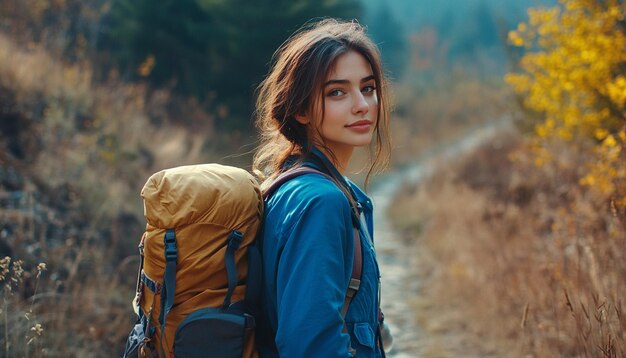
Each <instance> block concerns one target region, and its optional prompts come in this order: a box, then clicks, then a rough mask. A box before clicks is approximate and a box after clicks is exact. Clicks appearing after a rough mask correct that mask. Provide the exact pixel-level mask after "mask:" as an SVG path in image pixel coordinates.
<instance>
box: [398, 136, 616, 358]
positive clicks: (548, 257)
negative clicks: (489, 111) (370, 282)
mask: <svg viewBox="0 0 626 358" xmlns="http://www.w3.org/2000/svg"><path fill="white" fill-rule="evenodd" d="M527 151H528V148H527V147H526V144H525V143H524V141H523V140H521V139H520V138H518V137H517V136H516V135H513V134H508V135H503V136H501V137H500V138H498V139H497V140H495V141H494V142H493V143H489V144H487V145H485V146H483V147H482V148H480V149H478V150H477V151H475V152H474V153H471V154H469V155H467V156H466V157H464V158H460V159H459V161H458V162H457V163H454V164H451V165H449V166H448V167H446V168H441V170H440V171H439V172H438V174H436V175H435V176H434V177H433V178H430V180H428V181H427V182H425V183H422V184H420V185H419V187H408V188H406V189H405V191H404V193H402V194H400V195H399V196H398V200H399V202H400V203H399V204H398V205H396V206H394V209H393V211H392V212H391V213H390V214H391V217H392V218H396V222H397V224H398V225H399V226H401V227H403V228H405V230H406V231H405V232H406V234H407V235H409V236H412V237H414V238H415V240H417V242H418V245H417V247H418V253H417V254H418V255H419V257H420V259H421V260H420V263H421V268H420V273H418V274H419V275H420V276H421V280H423V289H422V292H421V297H418V298H417V299H416V302H417V303H418V305H416V314H417V316H418V319H419V321H420V322H421V324H422V327H423V328H424V329H425V331H426V332H427V334H428V337H426V338H425V339H424V341H426V342H427V343H428V344H429V347H430V353H431V355H432V356H438V357H439V356H442V357H446V356H448V357H452V356H457V355H458V354H460V353H462V355H463V356H471V355H474V356H494V357H505V356H506V357H520V356H531V357H533V356H536V357H546V356H550V357H553V356H563V357H572V356H576V357H578V356H582V357H587V356H589V357H623V356H625V355H626V345H625V340H626V336H625V335H626V317H625V316H624V313H625V309H626V305H625V304H624V297H626V287H625V286H624V282H626V252H625V251H624V247H626V246H625V245H626V235H625V234H626V232H625V231H626V230H625V228H624V219H625V218H624V217H623V216H617V215H618V214H617V213H616V212H613V211H612V210H611V207H610V201H609V200H608V199H607V198H604V197H602V196H600V195H599V194H597V193H593V192H590V191H587V190H586V189H584V188H581V187H580V186H579V185H578V178H579V170H580V168H578V166H577V164H576V163H577V162H578V160H577V159H578V158H580V155H582V154H580V153H572V152H569V151H567V150H566V148H560V149H558V152H559V153H560V154H559V155H558V158H557V161H556V162H555V163H553V164H552V165H549V166H544V167H542V168H537V167H535V166H534V165H533V164H532V163H531V162H532V158H531V157H530V156H529V155H528V154H526V153H527ZM510 158H514V160H513V161H511V160H510ZM406 213H411V214H410V215H407V214H406ZM416 229H417V230H416Z"/></svg>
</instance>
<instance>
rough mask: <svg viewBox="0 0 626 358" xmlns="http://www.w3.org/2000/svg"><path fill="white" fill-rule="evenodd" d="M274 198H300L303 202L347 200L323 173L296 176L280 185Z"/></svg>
mask: <svg viewBox="0 0 626 358" xmlns="http://www.w3.org/2000/svg"><path fill="white" fill-rule="evenodd" d="M273 197H274V198H281V199H291V200H302V201H305V202H312V201H323V202H328V201H330V202H343V201H344V200H345V201H346V202H347V199H346V198H345V196H344V194H343V192H342V191H341V190H340V189H339V188H338V187H337V185H336V184H335V183H334V182H333V181H332V180H330V179H328V178H327V177H325V176H324V175H323V174H321V173H320V174H318V173H307V174H303V175H300V176H297V177H295V178H293V179H291V180H289V181H288V182H286V183H284V184H283V185H281V187H280V188H278V190H276V192H275V193H274V196H273Z"/></svg>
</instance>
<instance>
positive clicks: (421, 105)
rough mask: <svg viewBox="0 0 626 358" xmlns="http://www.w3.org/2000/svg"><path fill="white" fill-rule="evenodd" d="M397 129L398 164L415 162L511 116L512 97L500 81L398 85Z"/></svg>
mask: <svg viewBox="0 0 626 358" xmlns="http://www.w3.org/2000/svg"><path fill="white" fill-rule="evenodd" d="M394 93H395V101H396V102H397V108H396V112H395V113H394V115H393V120H392V122H391V129H392V133H393V143H394V155H393V161H394V163H393V164H395V165H402V164H407V163H412V162H414V161H415V160H416V159H417V158H415V153H421V154H425V153H428V152H430V151H433V150H437V149H438V148H441V147H442V146H445V145H447V144H448V143H451V142H453V141H455V140H456V139H458V138H459V137H460V136H461V135H463V134H465V133H467V132H468V131H469V130H470V129H473V128H476V127H477V126H480V125H483V124H486V123H491V122H495V121H497V120H500V119H501V118H502V117H503V116H505V115H507V114H508V113H509V109H508V108H507V107H508V105H509V103H510V101H511V93H510V90H509V89H508V88H506V87H505V86H504V83H502V81H501V80H500V79H494V80H492V81H490V80H485V79H480V78H475V77H473V76H471V75H469V74H462V73H457V74H454V75H448V76H446V77H445V78H442V79H440V80H438V81H437V82H436V83H434V84H431V85H428V86H427V85H426V84H419V85H415V84H398V85H397V86H396V88H395V90H394Z"/></svg>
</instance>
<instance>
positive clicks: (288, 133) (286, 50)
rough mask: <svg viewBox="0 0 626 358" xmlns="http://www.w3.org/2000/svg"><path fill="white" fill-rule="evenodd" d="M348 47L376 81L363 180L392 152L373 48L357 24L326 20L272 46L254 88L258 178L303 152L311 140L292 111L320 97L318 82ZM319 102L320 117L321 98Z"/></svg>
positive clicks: (301, 111)
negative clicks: (373, 136) (264, 72)
mask: <svg viewBox="0 0 626 358" xmlns="http://www.w3.org/2000/svg"><path fill="white" fill-rule="evenodd" d="M348 51H356V52H358V53H359V54H360V55H362V56H363V57H364V58H365V59H366V60H367V62H369V64H370V66H371V67H372V71H373V74H374V79H375V81H376V95H377V97H378V120H377V122H376V128H375V132H376V141H375V143H374V144H373V145H370V152H369V154H370V166H369V169H368V172H367V176H366V183H367V182H368V181H369V177H370V175H371V174H372V172H374V171H379V170H382V169H383V168H384V167H385V166H386V165H387V163H388V161H389V156H390V152H391V144H390V140H389V117H390V114H389V112H390V104H389V97H388V95H387V88H388V83H387V80H386V78H385V75H384V72H383V68H382V64H381V60H380V53H379V51H378V48H377V47H376V45H375V44H374V42H372V40H371V39H370V38H369V37H368V36H367V35H366V33H365V29H364V28H363V26H361V25H360V24H359V23H357V22H355V21H352V22H346V21H341V20H337V19H325V20H321V21H318V22H313V23H309V24H307V25H305V26H303V27H302V28H301V29H300V30H299V31H297V32H296V33H295V34H293V35H292V36H291V37H290V38H289V39H287V41H285V43H283V44H282V45H281V46H280V47H279V48H278V50H276V52H275V53H274V56H273V58H272V60H273V61H272V62H273V65H272V68H271V70H270V72H269V73H268V75H267V77H266V78H265V80H264V81H263V82H262V83H261V85H260V86H259V88H258V97H257V105H256V116H257V118H256V124H257V127H258V128H259V131H260V135H261V143H260V146H259V148H258V150H257V152H256V153H255V155H254V160H253V170H254V172H255V173H256V174H257V175H259V176H260V177H261V179H266V178H268V177H273V176H275V175H277V174H278V173H280V171H281V169H282V167H283V165H284V163H285V161H286V160H287V159H288V158H289V157H290V156H293V155H299V156H300V157H303V156H305V155H306V154H308V151H309V150H310V148H311V146H312V142H311V138H309V137H310V136H309V135H308V134H307V130H306V126H305V125H303V124H301V123H299V122H298V121H297V120H296V115H300V114H305V113H307V112H308V111H309V110H311V109H312V108H313V106H314V105H315V103H316V101H318V100H319V99H320V98H323V97H322V90H323V85H322V84H323V82H324V81H325V79H326V77H327V76H328V74H329V73H330V71H331V70H332V69H333V67H334V64H335V62H336V60H337V58H338V57H339V56H340V55H342V54H344V53H346V52H348ZM321 105H322V112H321V113H322V115H323V113H324V101H323V99H322V100H321ZM321 120H322V121H323V118H321ZM373 142H374V141H373ZM324 149H326V150H327V152H329V153H330V155H332V152H330V151H329V150H328V148H324Z"/></svg>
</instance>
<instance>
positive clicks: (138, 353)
mask: <svg viewBox="0 0 626 358" xmlns="http://www.w3.org/2000/svg"><path fill="white" fill-rule="evenodd" d="M146 330H149V331H150V332H146ZM146 333H148V337H150V336H152V335H153V334H154V328H152V327H148V325H147V319H146V316H144V315H143V314H142V313H140V315H139V318H137V322H136V323H135V326H134V327H133V329H132V330H131V331H130V334H129V335H128V339H127V340H126V348H125V349H124V355H123V358H142V357H146V358H148V357H156V352H155V351H154V350H153V349H152V348H151V347H150V346H149V344H148V343H149V342H150V341H151V340H150V339H146Z"/></svg>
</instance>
